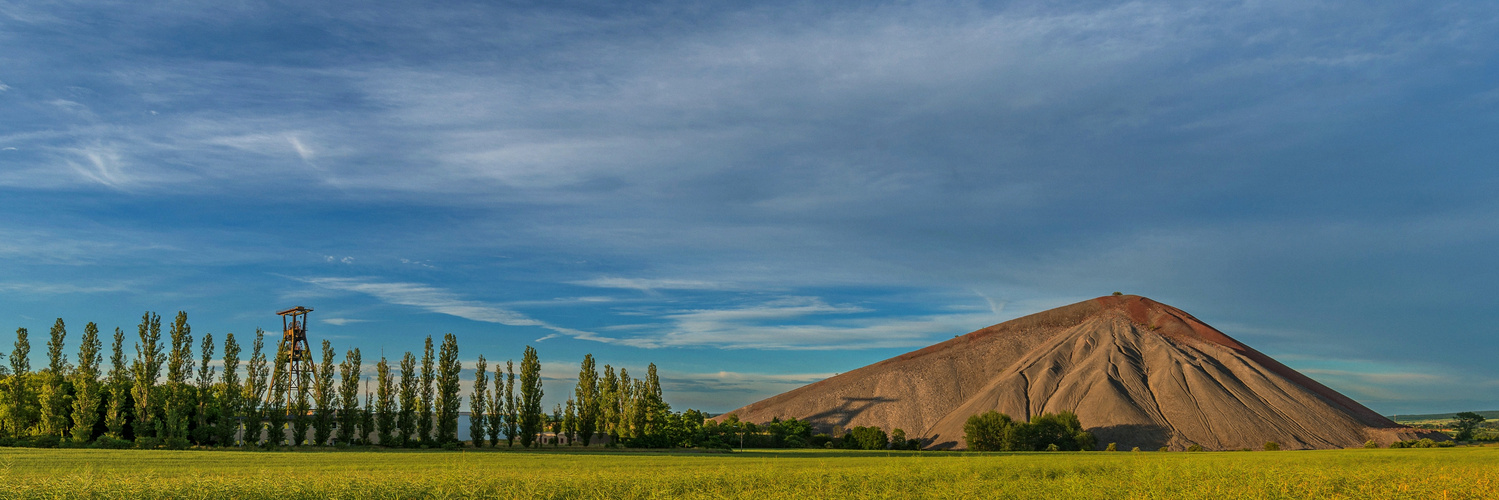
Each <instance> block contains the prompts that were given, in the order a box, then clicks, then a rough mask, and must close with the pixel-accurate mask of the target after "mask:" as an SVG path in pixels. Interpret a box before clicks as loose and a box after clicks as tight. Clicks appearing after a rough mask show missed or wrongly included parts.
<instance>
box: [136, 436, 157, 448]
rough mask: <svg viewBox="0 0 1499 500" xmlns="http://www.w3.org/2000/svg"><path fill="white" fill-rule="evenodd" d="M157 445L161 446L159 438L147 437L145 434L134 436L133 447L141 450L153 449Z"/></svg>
mask: <svg viewBox="0 0 1499 500" xmlns="http://www.w3.org/2000/svg"><path fill="white" fill-rule="evenodd" d="M158 446H161V440H160V439H156V438H154V437H147V436H136V438H135V447H136V448H140V449H142V450H154V449H156V447H158Z"/></svg>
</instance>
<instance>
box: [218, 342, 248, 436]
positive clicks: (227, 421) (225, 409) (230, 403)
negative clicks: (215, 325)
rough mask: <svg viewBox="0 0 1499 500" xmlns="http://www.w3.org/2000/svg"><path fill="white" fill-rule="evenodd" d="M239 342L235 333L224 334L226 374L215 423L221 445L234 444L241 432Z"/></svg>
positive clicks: (241, 396)
mask: <svg viewBox="0 0 1499 500" xmlns="http://www.w3.org/2000/svg"><path fill="white" fill-rule="evenodd" d="M239 353H240V348H239V342H235V340H234V334H232V333H226V334H224V374H223V376H222V377H221V378H220V380H219V387H218V395H217V396H216V397H215V400H216V401H217V402H218V412H217V413H218V421H217V422H215V423H214V426H213V429H214V434H215V436H214V440H215V441H217V442H218V444H219V446H234V445H235V444H236V443H235V442H234V441H235V440H234V436H235V435H236V434H238V433H239V419H240V417H241V416H242V415H243V410H242V406H243V405H242V404H241V403H240V400H241V399H243V395H242V394H241V393H242V391H243V390H244V389H243V388H241V387H240V383H239Z"/></svg>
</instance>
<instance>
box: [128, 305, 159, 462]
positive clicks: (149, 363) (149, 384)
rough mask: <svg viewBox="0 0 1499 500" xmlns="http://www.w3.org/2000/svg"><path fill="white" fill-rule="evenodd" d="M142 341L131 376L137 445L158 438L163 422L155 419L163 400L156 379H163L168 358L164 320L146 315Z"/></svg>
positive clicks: (136, 349)
mask: <svg viewBox="0 0 1499 500" xmlns="http://www.w3.org/2000/svg"><path fill="white" fill-rule="evenodd" d="M139 328H140V339H139V340H138V341H136V344H135V360H134V361H132V362H131V364H130V374H131V375H132V377H133V378H134V379H135V380H134V382H135V383H134V386H133V387H131V390H130V396H131V398H132V399H134V400H135V423H134V424H132V425H131V429H132V430H134V431H135V438H136V441H137V442H139V441H140V438H142V437H154V438H159V437H160V436H161V421H160V420H158V419H157V418H156V413H157V412H158V411H159V410H160V408H159V407H160V406H161V398H159V397H157V396H156V391H155V388H156V377H159V376H161V365H162V364H163V363H165V362H166V355H164V354H162V353H161V316H160V315H157V314H152V313H150V312H147V313H146V314H145V315H144V316H141V324H140V327H139Z"/></svg>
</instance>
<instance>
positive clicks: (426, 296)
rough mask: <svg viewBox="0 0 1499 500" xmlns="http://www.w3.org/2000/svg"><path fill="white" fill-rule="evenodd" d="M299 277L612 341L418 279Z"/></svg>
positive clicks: (434, 308)
mask: <svg viewBox="0 0 1499 500" xmlns="http://www.w3.org/2000/svg"><path fill="white" fill-rule="evenodd" d="M297 279H298V280H300V281H302V282H305V283H309V284H312V285H316V286H319V287H322V288H327V289H331V290H341V291H346V292H356V293H362V294H366V295H369V296H372V297H374V298H376V299H379V300H381V301H383V302H386V303H390V304H396V305H403V306H411V307H416V308H420V309H423V310H426V311H429V312H434V313H438V314H446V315H449V316H456V317H459V318H463V319H467V320H471V321H481V322H485V323H497V324H501V325H507V326H532V327H537V328H542V329H546V330H551V331H553V332H556V333H558V334H562V335H566V336H569V337H572V338H576V339H579V340H593V341H597V342H613V341H614V339H609V338H606V337H601V336H599V335H597V334H594V333H592V332H587V331H583V330H577V329H572V328H565V327H560V326H556V325H553V324H550V323H547V322H545V321H541V320H537V319H533V318H531V317H528V316H526V315H524V314H521V313H518V312H515V311H511V310H509V309H505V308H503V307H500V306H498V305H495V304H490V303H486V302H481V301H476V300H468V299H463V298H461V297H459V296H458V295H457V294H455V293H453V292H450V291H447V290H443V289H441V288H436V287H432V286H428V285H422V284H418V283H400V282H396V283H390V282H380V281H373V280H369V279H361V278H297Z"/></svg>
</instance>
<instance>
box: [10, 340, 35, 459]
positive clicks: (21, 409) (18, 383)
mask: <svg viewBox="0 0 1499 500" xmlns="http://www.w3.org/2000/svg"><path fill="white" fill-rule="evenodd" d="M30 355H31V341H30V340H27V331H25V328H16V329H15V350H12V352H10V418H9V424H10V434H12V436H16V437H21V436H25V434H27V431H28V430H30V428H31V404H30V401H31V394H30V391H28V386H27V383H25V380H27V379H28V376H30V374H31V361H30V358H27V356H30Z"/></svg>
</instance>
